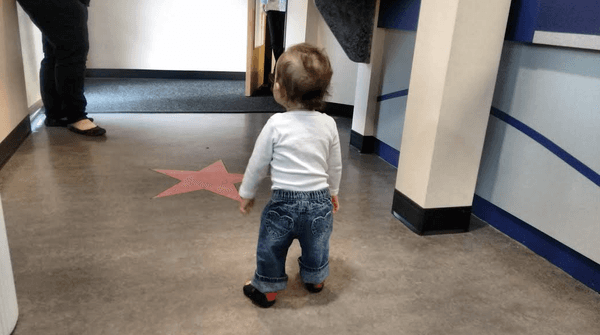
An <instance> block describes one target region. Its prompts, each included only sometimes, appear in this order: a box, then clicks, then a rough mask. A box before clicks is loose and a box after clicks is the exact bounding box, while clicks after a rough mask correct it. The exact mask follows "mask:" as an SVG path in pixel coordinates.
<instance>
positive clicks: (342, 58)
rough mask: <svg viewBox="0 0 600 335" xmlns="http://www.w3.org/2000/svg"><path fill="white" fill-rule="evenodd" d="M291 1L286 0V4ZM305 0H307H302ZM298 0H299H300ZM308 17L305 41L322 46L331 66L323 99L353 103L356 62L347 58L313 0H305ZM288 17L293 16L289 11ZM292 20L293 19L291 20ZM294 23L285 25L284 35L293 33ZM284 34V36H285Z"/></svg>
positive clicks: (347, 103) (340, 102) (346, 103)
mask: <svg viewBox="0 0 600 335" xmlns="http://www.w3.org/2000/svg"><path fill="white" fill-rule="evenodd" d="M293 1H300V0H291V1H288V6H289V4H290V3H292V2H293ZM302 1H307V0H302ZM302 1H300V2H302ZM307 2H308V5H307V7H308V8H307V10H308V17H307V19H306V22H307V26H306V28H305V29H306V42H308V43H311V44H313V45H316V46H317V47H319V48H324V49H325V51H326V52H327V55H328V56H329V60H330V61H331V66H332V67H333V77H332V78H331V90H330V93H331V96H330V97H329V98H326V99H325V100H326V101H328V102H335V103H339V104H345V105H354V92H355V88H356V70H357V64H356V63H354V62H353V61H351V60H350V58H348V56H347V55H346V53H345V52H344V49H342V46H341V45H340V44H339V42H338V41H337V39H336V38H335V36H334V35H333V33H332V32H331V29H329V26H328V25H327V23H326V22H325V20H324V19H323V16H321V14H320V13H319V10H318V9H317V8H316V6H315V3H314V1H313V0H309V1H307ZM288 17H293V14H292V12H291V11H289V12H288ZM291 21H292V22H293V19H292V20H291ZM294 26H295V25H293V24H289V23H288V25H287V32H286V35H287V36H290V34H294V33H293V32H292V30H293V29H294V28H293V27H294ZM287 36H286V38H287Z"/></svg>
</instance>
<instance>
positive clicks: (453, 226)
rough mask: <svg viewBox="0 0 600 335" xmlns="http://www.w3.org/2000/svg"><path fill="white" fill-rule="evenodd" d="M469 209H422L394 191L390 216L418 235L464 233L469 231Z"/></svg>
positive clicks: (469, 207) (400, 193)
mask: <svg viewBox="0 0 600 335" xmlns="http://www.w3.org/2000/svg"><path fill="white" fill-rule="evenodd" d="M471 207H472V206H467V207H447V208H422V207H421V206H419V205H418V204H417V203H415V202H414V201H412V200H411V199H409V198H408V197H407V196H406V195H404V194H402V192H400V191H398V190H395V191H394V202H393V205H392V214H393V215H394V216H395V217H396V218H397V219H398V220H400V221H402V223H404V225H405V226H406V227H408V228H409V229H410V230H412V231H413V232H415V233H417V234H419V235H436V234H451V233H464V232H466V231H469V223H470V221H471Z"/></svg>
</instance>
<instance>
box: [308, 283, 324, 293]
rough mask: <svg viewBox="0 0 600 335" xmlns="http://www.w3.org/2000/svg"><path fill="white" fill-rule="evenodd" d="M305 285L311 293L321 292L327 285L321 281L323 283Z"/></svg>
mask: <svg viewBox="0 0 600 335" xmlns="http://www.w3.org/2000/svg"><path fill="white" fill-rule="evenodd" d="M304 287H306V289H307V290H308V292H310V293H319V292H321V291H323V287H325V283H321V284H307V283H304Z"/></svg>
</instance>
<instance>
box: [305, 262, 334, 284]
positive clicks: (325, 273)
mask: <svg viewBox="0 0 600 335" xmlns="http://www.w3.org/2000/svg"><path fill="white" fill-rule="evenodd" d="M298 264H299V265H300V277H302V282H303V283H306V284H321V283H322V282H323V281H324V280H325V278H327V277H329V261H328V262H327V263H325V265H323V266H321V267H320V268H316V269H315V268H309V267H308V266H306V265H304V264H303V263H302V257H298Z"/></svg>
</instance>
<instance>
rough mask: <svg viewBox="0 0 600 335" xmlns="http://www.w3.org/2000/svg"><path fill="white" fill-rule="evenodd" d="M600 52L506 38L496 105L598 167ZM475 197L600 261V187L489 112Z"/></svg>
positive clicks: (593, 167) (586, 162)
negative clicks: (533, 43) (513, 40)
mask: <svg viewBox="0 0 600 335" xmlns="http://www.w3.org/2000/svg"><path fill="white" fill-rule="evenodd" d="M598 64H600V52H597V51H585V50H578V49H568V48H558V47H548V46H540V45H525V44H519V43H513V42H506V43H505V46H504V50H503V54H502V61H501V64H500V72H499V76H498V80H497V84H496V91H495V95H494V102H493V106H494V107H496V108H498V109H500V110H501V111H503V112H505V113H508V114H509V115H511V116H512V117H514V118H516V119H517V120H519V121H521V122H523V123H525V124H526V125H528V126H529V127H531V128H533V129H534V130H535V131H537V132H539V133H540V134H542V135H543V136H545V137H547V138H548V139H550V140H551V141H553V142H554V143H555V144H557V145H558V146H559V147H561V148H563V149H564V150H565V151H567V152H568V153H569V154H571V155H573V156H574V157H575V158H577V159H578V160H580V161H581V162H582V163H584V164H586V165H587V166H588V167H590V168H591V169H592V170H594V171H595V172H596V173H599V172H600V149H599V146H598V144H599V143H600V135H599V131H598V129H600V113H599V108H598V106H600V94H599V93H598V92H600V67H599V66H598ZM476 193H477V195H479V196H481V197H482V198H484V199H486V200H488V201H490V202H491V203H493V204H494V205H496V206H498V207H500V208H502V209H504V210H505V211H507V212H509V213H510V214H512V215H514V216H516V217H518V218H519V219H521V220H523V221H525V222H527V223H528V224H530V225H532V226H533V227H535V228H537V229H539V230H541V231H542V232H544V233H546V234H548V235H549V236H551V237H553V238H555V239H556V240H558V241H560V242H562V243H563V244H565V245H567V246H568V247H570V248H572V249H574V250H576V251H578V252H579V253H581V254H582V255H584V256H587V257H588V258H590V259H592V260H593V261H595V262H596V263H600V248H598V241H599V240H600V187H598V186H597V185H595V184H594V183H593V182H592V181H590V180H589V179H586V178H585V177H584V176H583V175H581V174H580V173H579V172H577V171H576V170H575V169H574V168H572V167H571V166H569V165H567V164H566V163H565V162H564V161H562V160H561V159H560V158H558V157H557V156H556V155H554V154H552V153H551V152H550V151H549V150H547V149H546V148H544V147H542V146H541V145H540V144H538V143H537V142H535V141H533V140H532V139H531V138H530V137H528V136H526V135H524V134H523V133H522V132H520V131H518V130H516V129H515V128H514V127H512V126H509V125H507V124H506V123H505V122H503V121H500V120H498V119H497V118H495V117H493V116H491V117H490V122H489V125H488V132H487V138H486V145H485V147H484V152H483V158H482V164H481V167H480V171H479V178H478V185H477V190H476Z"/></svg>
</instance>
